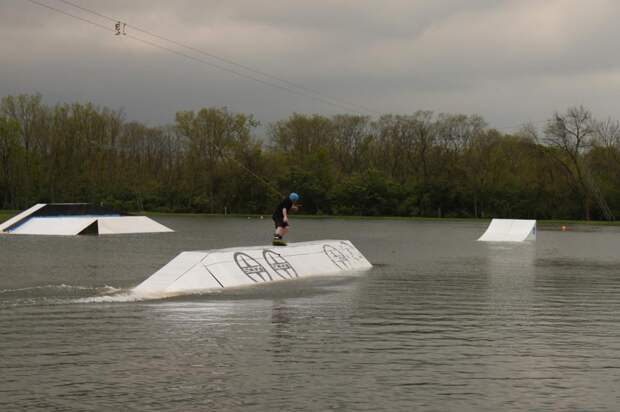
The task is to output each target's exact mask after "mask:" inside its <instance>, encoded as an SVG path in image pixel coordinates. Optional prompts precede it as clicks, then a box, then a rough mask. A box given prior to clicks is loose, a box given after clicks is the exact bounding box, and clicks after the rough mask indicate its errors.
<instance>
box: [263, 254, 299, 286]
mask: <svg viewBox="0 0 620 412" xmlns="http://www.w3.org/2000/svg"><path fill="white" fill-rule="evenodd" d="M263 257H264V258H265V262H267V264H268V265H269V267H271V269H273V271H274V272H276V274H277V275H278V276H280V277H281V278H282V279H293V278H298V277H299V275H298V274H297V271H296V270H295V268H294V267H293V265H291V264H290V262H289V261H288V260H286V259H284V258H283V257H282V255H279V254H278V253H276V252H274V251H273V250H269V249H265V250H263Z"/></svg>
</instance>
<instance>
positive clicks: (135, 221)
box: [0, 203, 173, 236]
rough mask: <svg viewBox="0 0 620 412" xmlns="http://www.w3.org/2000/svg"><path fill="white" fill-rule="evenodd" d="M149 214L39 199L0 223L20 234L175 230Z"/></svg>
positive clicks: (1, 227) (3, 228)
mask: <svg viewBox="0 0 620 412" xmlns="http://www.w3.org/2000/svg"><path fill="white" fill-rule="evenodd" d="M172 231H173V230H172V229H170V228H167V227H166V226H164V225H162V224H160V223H157V222H156V221H154V220H152V219H149V218H148V217H146V216H129V215H121V214H119V213H116V212H114V211H110V210H107V209H105V208H103V207H98V206H93V205H89V204H87V203H49V204H47V203H39V204H36V205H35V206H33V207H31V208H30V209H28V210H26V211H24V212H22V213H20V214H18V215H17V216H14V217H13V218H11V219H9V220H7V221H6V222H4V223H2V224H1V225H0V233H11V234H17V235H65V236H70V235H82V234H90V235H97V234H100V235H109V234H125V233H155V232H172Z"/></svg>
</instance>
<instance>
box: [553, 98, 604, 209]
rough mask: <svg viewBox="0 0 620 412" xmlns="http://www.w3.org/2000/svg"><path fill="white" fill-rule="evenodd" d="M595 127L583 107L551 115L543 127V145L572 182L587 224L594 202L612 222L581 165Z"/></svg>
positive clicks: (601, 196)
mask: <svg viewBox="0 0 620 412" xmlns="http://www.w3.org/2000/svg"><path fill="white" fill-rule="evenodd" d="M595 124H596V122H595V121H594V119H593V117H592V113H591V112H590V111H589V110H586V109H585V108H584V107H583V106H579V107H571V108H569V109H568V110H567V112H566V113H562V114H560V113H557V112H556V113H554V115H553V118H552V119H550V120H549V121H548V122H547V126H546V127H545V137H544V139H543V141H544V142H545V143H547V144H548V145H549V146H551V147H553V148H556V149H558V150H555V151H552V152H551V153H552V154H553V155H554V156H553V157H554V158H555V159H556V160H557V161H558V162H559V163H560V164H561V165H562V167H563V169H564V171H565V172H566V173H567V175H568V176H570V177H571V179H572V180H573V182H574V186H573V188H574V189H575V192H576V194H577V195H578V196H579V198H580V199H581V202H582V204H583V210H584V217H585V219H586V220H590V207H591V203H592V199H593V198H594V199H595V200H596V201H597V203H598V205H599V207H600V209H601V211H602V212H603V214H604V215H605V217H606V218H607V219H608V220H613V215H612V214H611V211H610V209H609V206H608V205H607V202H606V201H605V199H604V198H603V195H602V194H601V192H600V190H599V189H598V186H597V185H596V182H595V181H594V179H593V178H592V175H591V173H590V170H589V168H588V165H587V164H585V162H584V161H583V154H584V153H585V152H587V151H588V150H589V149H590V148H591V147H592V144H593V142H594V137H595V131H596V129H595Z"/></svg>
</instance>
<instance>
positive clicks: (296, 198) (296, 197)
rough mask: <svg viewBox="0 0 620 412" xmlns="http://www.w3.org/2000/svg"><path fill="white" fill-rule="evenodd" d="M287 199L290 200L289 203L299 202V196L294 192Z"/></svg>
mask: <svg viewBox="0 0 620 412" xmlns="http://www.w3.org/2000/svg"><path fill="white" fill-rule="evenodd" d="M288 198H289V199H291V201H293V202H296V201H298V200H299V195H298V194H297V193H295V192H292V193H291V194H290V195H288Z"/></svg>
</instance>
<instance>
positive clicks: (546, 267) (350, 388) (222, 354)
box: [0, 217, 620, 411]
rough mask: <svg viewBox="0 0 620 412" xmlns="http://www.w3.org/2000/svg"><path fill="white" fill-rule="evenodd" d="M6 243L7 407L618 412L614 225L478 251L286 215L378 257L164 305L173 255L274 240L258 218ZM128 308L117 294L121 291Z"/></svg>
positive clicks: (429, 237) (297, 228)
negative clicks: (144, 289) (142, 291)
mask: <svg viewBox="0 0 620 412" xmlns="http://www.w3.org/2000/svg"><path fill="white" fill-rule="evenodd" d="M158 220H159V221H160V222H161V223H163V224H165V225H168V226H170V227H171V228H173V229H175V230H176V232H175V233H170V234H155V235H123V236H120V235H119V236H100V237H90V236H84V237H44V236H0V330H1V334H0V336H1V337H0V354H1V355H0V409H1V410H19V409H23V410H37V409H40V410H183V411H189V410H227V411H228V410H230V411H232V410H250V411H253V410H255V411H263V410H291V411H292V410H298V411H324V410H369V411H376V410H385V411H395V410H399V411H400V410H402V411H410V410H429V411H451V410H454V411H456V410H459V411H463V410H465V411H497V410H523V411H531V410H590V411H593V410H617V404H618V403H619V401H620V399H619V397H620V396H619V393H618V388H620V382H619V380H620V370H619V368H620V317H619V316H618V315H619V313H620V276H619V273H618V272H619V271H618V268H619V267H620V266H619V264H620V257H619V254H618V250H619V248H618V245H619V243H620V230H618V229H616V228H593V227H585V226H584V227H575V228H571V230H569V231H567V232H560V231H555V230H541V231H539V234H538V241H537V242H536V243H530V244H486V243H480V242H476V241H475V239H476V238H477V237H478V236H479V235H480V234H481V233H482V232H484V229H485V224H484V223H478V222H472V223H454V222H407V221H389V220H386V221H382V220H381V221H361V220H360V221H358V220H332V219H325V220H315V219H309V220H300V219H298V220H294V221H293V227H292V233H291V236H290V240H291V241H304V240H314V239H330V238H332V239H349V240H351V241H352V242H353V243H354V244H355V245H356V246H357V247H358V248H359V249H360V250H361V251H362V252H363V253H364V254H365V255H366V257H367V258H368V259H369V260H370V261H371V262H372V263H374V264H375V267H374V268H373V270H372V271H370V272H368V273H366V274H364V275H362V276H355V277H348V276H341V277H323V278H311V279H303V280H296V281H287V282H280V283H276V284H270V285H260V286H258V287H255V288H245V289H238V290H232V291H224V292H217V293H203V294H199V295H189V296H180V297H176V298H173V299H166V300H155V301H132V300H131V299H126V298H122V297H123V296H125V295H126V293H125V292H126V290H127V289H129V288H131V287H133V286H135V285H137V284H138V283H140V282H141V281H142V280H144V279H145V278H146V277H148V275H150V274H151V273H153V272H154V271H155V270H157V269H158V268H159V267H161V266H162V265H164V264H165V263H167V262H168V261H169V260H170V259H171V258H172V257H174V256H175V255H176V254H177V253H179V252H180V251H182V250H204V249H211V248H223V247H232V246H240V245H257V244H266V243H268V241H269V237H270V235H271V231H272V226H271V222H270V221H268V220H266V219H265V220H260V219H241V218H227V219H223V218H203V217H161V218H158ZM119 296H120V297H121V298H119Z"/></svg>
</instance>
